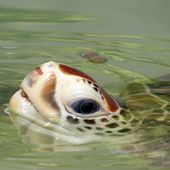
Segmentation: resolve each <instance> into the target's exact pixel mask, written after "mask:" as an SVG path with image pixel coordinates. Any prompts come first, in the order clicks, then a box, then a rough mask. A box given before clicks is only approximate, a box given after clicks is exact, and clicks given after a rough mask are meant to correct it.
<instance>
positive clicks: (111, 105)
mask: <svg viewBox="0 0 170 170" xmlns="http://www.w3.org/2000/svg"><path fill="white" fill-rule="evenodd" d="M101 90H102V89H101ZM102 93H103V97H104V99H105V101H106V104H107V106H108V108H109V110H110V111H111V112H116V111H117V110H118V109H119V105H118V103H117V102H116V101H115V99H113V98H112V97H111V96H110V95H109V94H108V93H106V92H105V91H104V90H102Z"/></svg>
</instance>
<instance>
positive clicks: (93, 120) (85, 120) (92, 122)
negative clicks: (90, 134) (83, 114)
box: [84, 119, 96, 125]
mask: <svg viewBox="0 0 170 170" xmlns="http://www.w3.org/2000/svg"><path fill="white" fill-rule="evenodd" d="M84 122H85V123H87V124H93V125H94V124H96V121H95V119H84Z"/></svg>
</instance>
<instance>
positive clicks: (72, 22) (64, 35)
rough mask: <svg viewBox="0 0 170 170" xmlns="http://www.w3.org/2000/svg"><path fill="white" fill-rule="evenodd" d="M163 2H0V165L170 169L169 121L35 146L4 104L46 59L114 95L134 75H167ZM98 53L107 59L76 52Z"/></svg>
mask: <svg viewBox="0 0 170 170" xmlns="http://www.w3.org/2000/svg"><path fill="white" fill-rule="evenodd" d="M169 6H170V1H166V0H164V1H161V0H157V1H155V0H150V1H145V0H143V1H135V0H126V1H123V0H107V1H102V0H93V1H89V0H86V1H79V0H72V1H67V0H63V1H60V0H48V1H42V0H41V1H40V0H36V1H34V0H30V1H26V0H13V1H10V0H4V1H3V0H0V169H2V170H7V169H17V170H19V169H24V170H27V169H36V170H45V169H69V170H71V169H74V170H75V169H94V170H95V169H116V170H123V169H130V170H140V169H141V170H142V169H148V170H150V169H154V170H157V169H158V170H168V169H169V168H170V156H169V155H170V129H169V128H168V127H169V125H165V124H163V125H159V126H155V128H154V130H152V131H148V129H147V130H144V132H142V133H143V134H144V136H143V137H141V138H140V137H139V136H140V133H139V134H138V137H139V138H138V139H137V140H134V139H135V136H136V135H137V134H133V135H132V136H127V137H126V138H125V139H124V138H118V137H116V136H115V137H113V141H112V142H107V141H106V142H101V143H92V144H87V145H83V146H82V145H80V146H65V147H63V146H62V147H59V148H58V152H38V151H35V150H32V149H31V148H30V146H29V145H26V144H23V143H22V141H21V138H20V136H19V135H18V134H17V131H16V129H15V127H14V126H13V124H12V123H11V121H10V120H9V117H8V115H6V114H4V112H3V110H4V108H5V105H4V104H6V103H7V102H8V100H9V98H10V96H11V95H12V94H13V93H14V92H15V91H16V90H17V89H18V86H19V84H20V82H21V80H22V79H23V77H24V76H25V75H26V74H27V73H28V72H29V71H30V70H32V69H33V68H34V67H36V66H37V65H39V64H40V63H42V62H46V61H49V60H52V61H55V62H60V63H65V64H69V65H71V66H74V67H76V68H78V69H80V70H82V71H84V72H86V73H88V74H89V75H91V76H92V77H93V78H94V79H95V80H96V81H97V82H98V83H99V84H101V85H102V86H103V88H104V89H106V90H107V91H108V92H110V93H112V94H114V95H117V94H119V93H120V92H121V91H122V89H123V88H124V87H125V86H126V85H127V84H130V83H131V82H133V81H135V80H146V79H148V78H156V77H160V76H163V75H167V74H169V73H170V36H169V35H170V23H169V16H170V10H169ZM86 51H93V52H97V53H99V54H101V55H103V56H105V57H106V58H107V60H108V61H107V63H103V64H94V63H91V62H88V61H87V60H86V59H84V58H82V57H81V56H80V54H81V53H83V52H86ZM125 141H126V142H125Z"/></svg>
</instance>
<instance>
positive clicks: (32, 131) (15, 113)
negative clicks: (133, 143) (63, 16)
mask: <svg viewBox="0 0 170 170" xmlns="http://www.w3.org/2000/svg"><path fill="white" fill-rule="evenodd" d="M20 87H21V88H20V90H19V91H17V92H16V93H15V94H14V95H13V96H12V98H11V100H10V102H9V110H10V112H11V118H12V121H13V122H14V124H15V125H16V126H17V128H18V130H19V132H20V134H21V136H22V137H23V139H24V141H25V142H28V141H29V142H32V143H36V144H40V145H42V146H55V145H57V144H58V143H72V144H82V143H87V142H90V141H95V140H101V139H104V137H106V136H107V137H108V136H122V135H127V134H129V133H134V131H137V130H138V129H140V128H141V127H144V126H146V125H147V122H149V121H154V122H160V123H164V122H165V123H170V115H169V111H168V109H169V101H168V100H169V89H168V87H169V84H168V83H166V84H160V85H158V84H155V85H154V83H153V84H142V83H134V84H132V85H129V86H128V87H127V88H125V89H124V90H123V91H122V93H121V94H120V96H119V98H121V102H120V100H118V99H117V98H115V97H113V96H111V95H109V94H108V93H107V92H105V91H104V90H103V89H102V88H101V87H100V86H99V85H98V84H97V83H96V81H95V80H93V79H92V78H91V77H89V76H88V75H87V74H85V73H83V72H81V71H79V70H77V69H74V68H72V67H69V66H66V65H63V64H57V63H54V62H47V63H44V64H42V65H40V66H39V67H37V68H35V69H34V70H33V71H32V72H31V73H30V74H28V75H27V76H26V77H25V79H24V80H23V81H22V83H21V86H20ZM165 93H166V95H165ZM122 101H123V102H122Z"/></svg>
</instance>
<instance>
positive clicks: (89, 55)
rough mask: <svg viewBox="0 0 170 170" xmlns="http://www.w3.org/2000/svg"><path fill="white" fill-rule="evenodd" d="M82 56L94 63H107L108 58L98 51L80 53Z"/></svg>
mask: <svg viewBox="0 0 170 170" xmlns="http://www.w3.org/2000/svg"><path fill="white" fill-rule="evenodd" d="M80 56H81V57H83V58H85V59H88V61H90V62H92V63H105V62H107V58H106V57H105V56H102V55H100V54H98V53H96V52H84V53H81V54H80Z"/></svg>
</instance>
